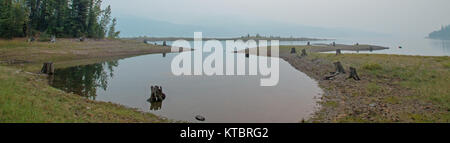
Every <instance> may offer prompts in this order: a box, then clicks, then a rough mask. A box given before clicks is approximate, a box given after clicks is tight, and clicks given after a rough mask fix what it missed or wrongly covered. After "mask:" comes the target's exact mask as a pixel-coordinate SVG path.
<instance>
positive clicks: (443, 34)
mask: <svg viewBox="0 0 450 143" xmlns="http://www.w3.org/2000/svg"><path fill="white" fill-rule="evenodd" d="M428 37H429V38H432V39H445V40H450V25H447V26H445V27H444V26H442V28H441V30H438V31H434V32H431V33H430V35H428Z"/></svg>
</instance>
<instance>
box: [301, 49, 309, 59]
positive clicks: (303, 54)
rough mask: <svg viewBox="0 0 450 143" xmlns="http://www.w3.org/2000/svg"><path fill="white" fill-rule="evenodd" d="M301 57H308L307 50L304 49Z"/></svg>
mask: <svg viewBox="0 0 450 143" xmlns="http://www.w3.org/2000/svg"><path fill="white" fill-rule="evenodd" d="M301 56H302V57H305V56H308V54H307V53H306V49H302V54H301Z"/></svg>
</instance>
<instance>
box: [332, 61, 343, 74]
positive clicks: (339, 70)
mask: <svg viewBox="0 0 450 143" xmlns="http://www.w3.org/2000/svg"><path fill="white" fill-rule="evenodd" d="M334 66H335V67H336V72H335V73H343V74H345V70H344V67H343V66H342V64H341V62H335V63H334Z"/></svg>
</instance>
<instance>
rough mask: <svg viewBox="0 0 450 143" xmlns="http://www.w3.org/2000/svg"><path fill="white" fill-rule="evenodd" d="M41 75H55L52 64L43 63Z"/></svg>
mask: <svg viewBox="0 0 450 143" xmlns="http://www.w3.org/2000/svg"><path fill="white" fill-rule="evenodd" d="M41 73H43V74H48V75H53V74H54V73H55V68H54V67H53V63H51V62H49V63H44V65H42V69H41Z"/></svg>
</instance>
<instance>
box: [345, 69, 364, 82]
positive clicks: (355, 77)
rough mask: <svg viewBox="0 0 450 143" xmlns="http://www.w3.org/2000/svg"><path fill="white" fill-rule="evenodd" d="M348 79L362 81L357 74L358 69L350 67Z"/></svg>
mask: <svg viewBox="0 0 450 143" xmlns="http://www.w3.org/2000/svg"><path fill="white" fill-rule="evenodd" d="M348 78H353V79H354V80H361V79H360V78H359V76H358V73H357V72H356V68H354V67H350V76H349V77H348Z"/></svg>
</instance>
